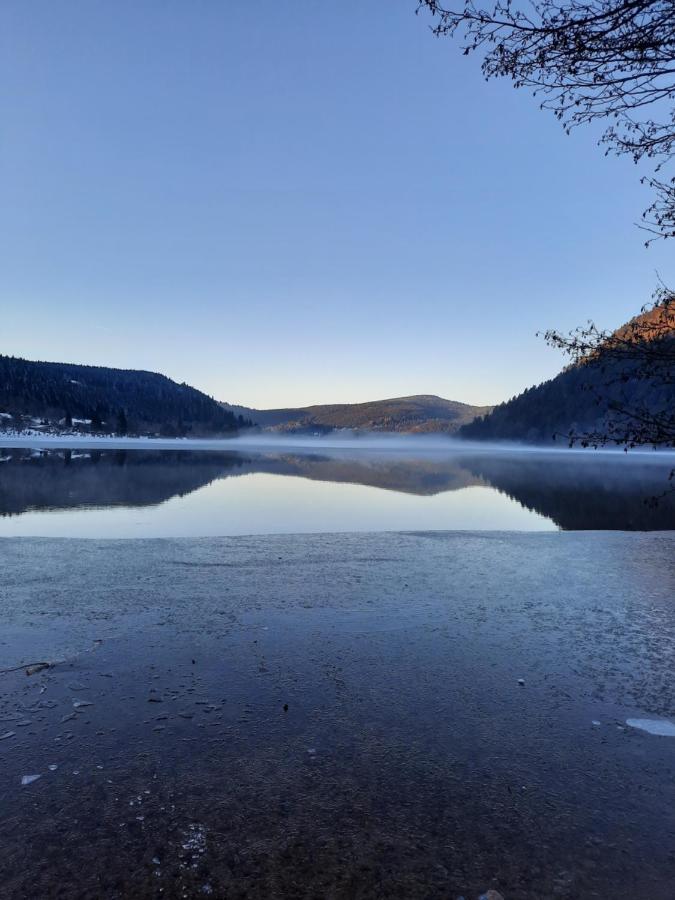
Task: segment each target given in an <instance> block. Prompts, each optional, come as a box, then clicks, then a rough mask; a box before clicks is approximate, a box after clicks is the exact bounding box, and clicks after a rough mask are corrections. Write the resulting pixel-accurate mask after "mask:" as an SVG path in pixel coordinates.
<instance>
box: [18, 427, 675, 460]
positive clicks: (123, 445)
mask: <svg viewBox="0 0 675 900" xmlns="http://www.w3.org/2000/svg"><path fill="white" fill-rule="evenodd" d="M0 447H2V448H6V449H26V450H50V449H60V450H69V449H83V450H204V451H208V450H210V451H227V452H239V451H242V452H258V453H265V452H271V453H273V452H284V451H286V452H288V451H293V452H297V453H301V452H303V451H304V452H317V451H319V452H330V453H337V452H341V451H342V452H358V453H384V454H408V455H415V456H427V455H439V454H447V455H452V456H458V455H462V454H464V455H484V454H485V455H490V454H510V455H523V456H525V455H531V454H538V455H546V454H548V455H552V456H571V455H574V457H575V458H578V459H595V458H597V457H599V456H610V457H611V458H613V459H618V458H621V457H623V458H626V459H630V458H631V457H635V456H639V457H640V460H641V461H645V460H649V459H654V460H657V461H661V462H662V461H663V460H664V459H669V458H673V460H675V449H673V450H669V449H668V450H664V449H658V450H655V449H651V448H650V449H645V448H633V449H631V450H629V451H627V452H626V451H624V450H623V449H622V448H621V447H599V448H591V447H587V448H582V447H562V446H557V447H555V446H544V445H527V444H515V443H506V442H505V443H478V442H469V441H462V440H460V439H457V438H452V437H438V436H426V435H425V436H419V435H406V434H397V433H387V434H371V435H362V436H358V437H343V436H339V435H338V436H331V435H325V436H322V437H306V436H300V435H298V436H293V435H284V436H276V435H269V436H268V435H264V436H256V437H246V436H233V437H229V438H228V437H222V438H152V437H114V436H94V437H92V436H90V435H65V434H64V435H60V434H59V435H56V434H44V435H40V434H34V433H32V434H27V435H21V434H16V433H13V434H11V435H9V434H6V433H3V432H2V431H0Z"/></svg>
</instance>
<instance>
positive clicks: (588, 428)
mask: <svg viewBox="0 0 675 900" xmlns="http://www.w3.org/2000/svg"><path fill="white" fill-rule="evenodd" d="M668 316H669V314H666V313H664V312H663V308H661V307H657V308H655V310H651V311H650V312H648V313H644V314H643V315H640V316H636V317H635V319H632V320H631V322H629V323H627V324H626V325H624V326H622V328H620V329H618V330H617V331H616V332H614V334H613V335H612V336H611V337H610V342H612V349H611V352H610V350H609V349H607V350H606V351H603V349H602V347H600V348H599V349H598V351H597V352H595V353H594V354H593V355H592V356H590V357H589V358H587V359H585V360H583V361H581V362H577V363H574V364H572V365H570V366H568V367H567V368H566V369H564V370H563V371H562V372H561V373H560V374H559V375H557V376H556V377H555V378H552V379H551V380H549V381H545V382H543V383H542V384H538V385H536V386H534V387H531V388H528V389H527V390H525V391H523V393H522V394H519V395H518V396H517V397H513V398H511V399H510V400H508V401H506V402H505V403H501V404H499V406H496V407H495V408H494V409H493V410H492V411H491V412H489V413H488V414H487V415H484V416H479V417H477V418H476V419H475V420H474V421H473V422H469V423H467V424H465V425H464V426H463V427H462V428H461V429H460V436H461V437H463V438H468V439H472V440H509V441H526V442H528V443H549V442H551V441H554V440H556V439H565V438H567V437H570V436H571V435H574V436H576V437H577V438H579V439H581V441H582V442H583V440H584V435H606V436H607V439H608V440H609V442H610V443H612V442H615V443H626V444H631V443H633V442H634V441H633V437H632V436H633V435H634V434H635V432H636V431H637V430H638V429H639V428H640V427H641V422H643V421H649V420H650V419H653V420H654V421H657V422H659V423H660V424H661V426H662V427H663V428H665V429H666V433H667V429H668V428H670V429H671V433H672V426H673V423H674V422H675V418H674V417H675V376H674V374H673V369H672V367H671V366H670V362H669V361H670V360H671V359H673V358H675V356H674V352H673V344H674V342H675V331H673V330H672V318H670V317H668ZM655 321H657V322H658V321H660V322H661V325H662V326H663V327H662V328H661V329H660V331H657V330H654V329H653V322H655ZM664 323H665V324H664ZM638 340H639V341H643V342H649V341H651V342H652V344H651V346H652V348H653V351H652V352H653V353H654V351H657V352H655V353H654V356H660V357H661V361H660V362H659V364H658V365H655V364H654V363H651V364H650V365H649V366H648V367H646V366H645V364H644V361H641V358H640V353H639V352H637V351H639V346H640V345H639V343H637V342H638ZM617 341H618V342H620V347H619V349H617ZM607 346H608V347H609V342H608V345H607ZM632 348H635V349H632ZM622 437H623V438H625V439H623V440H622V439H621V438H622ZM589 442H590V443H594V439H593V438H591V440H590V441H589ZM600 442H602V441H600ZM649 442H650V440H649V433H647V438H646V439H645V440H643V441H639V440H638V441H637V443H649ZM658 443H661V444H667V443H668V442H667V441H665V440H663V441H658Z"/></svg>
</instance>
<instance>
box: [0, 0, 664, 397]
mask: <svg viewBox="0 0 675 900" xmlns="http://www.w3.org/2000/svg"><path fill="white" fill-rule="evenodd" d="M415 8H416V0H387V2H382V0H322V2H317V0H284V2H280V0H259V2H256V3H235V2H233V0H190V2H185V0H161V2H160V0H152V2H151V0H115V2H103V0H68V2H66V3H54V2H52V0H46V2H40V0H30V2H26V0H4V2H3V3H2V6H1V7H0V104H1V109H2V119H1V124H0V132H1V133H0V188H1V193H0V198H1V199H0V313H1V318H0V322H1V326H0V328H1V330H0V352H2V353H6V354H13V355H18V356H25V357H28V358H36V359H55V360H59V361H66V362H84V363H91V364H101V365H112V366H122V367H130V368H143V369H151V370H156V371H162V372H164V373H166V374H167V375H170V376H171V377H172V378H175V379H177V380H178V381H187V382H189V383H191V384H193V385H195V386H196V387H199V388H201V389H203V390H206V391H207V392H208V393H210V394H213V395H214V396H216V397H217V398H218V399H222V400H228V401H230V402H236V403H243V404H247V405H253V406H259V407H273V406H279V405H299V404H308V403H316V402H342V401H344V402H351V401H359V400H367V399H375V398H381V397H392V396H399V395H404V394H414V393H437V394H441V395H443V396H445V397H448V398H451V399H457V400H464V401H467V402H473V403H494V402H498V401H500V400H502V399H506V398H508V397H509V396H511V395H513V394H515V393H517V392H519V391H520V390H522V389H523V388H525V387H527V386H528V385H530V384H532V383H535V382H538V381H540V380H542V379H543V378H546V377H550V376H551V375H552V374H554V373H555V372H556V371H558V369H559V367H560V363H561V360H560V357H559V356H558V354H557V353H556V352H554V351H552V350H550V349H548V348H547V347H546V346H545V345H544V344H543V341H542V340H541V339H540V338H537V337H536V336H535V332H536V331H537V330H538V329H545V328H547V327H549V326H555V327H560V328H568V327H572V326H574V325H577V324H581V323H583V322H585V321H586V320H587V319H588V318H594V319H596V320H597V321H598V322H599V324H602V325H604V326H607V327H613V326H616V325H619V324H620V323H622V322H623V321H624V320H626V319H627V318H629V317H630V316H631V315H632V314H633V313H635V312H636V311H637V310H638V309H639V307H640V306H641V305H642V304H643V303H644V302H646V301H647V300H648V299H649V296H650V294H651V291H652V289H653V287H654V285H655V283H656V277H655V272H656V270H658V271H659V272H660V274H661V275H662V277H664V278H665V279H666V280H670V282H671V283H673V282H675V257H674V252H673V251H674V248H673V246H672V245H671V244H668V243H661V244H658V245H656V246H653V247H652V248H651V249H649V250H646V249H645V248H644V246H643V242H644V234H643V233H641V232H640V231H639V230H638V229H637V228H636V227H635V225H634V223H635V222H636V221H637V219H638V218H639V215H640V213H641V211H642V209H643V208H644V207H645V206H646V205H647V204H648V202H649V196H648V193H647V191H646V189H645V188H643V187H642V186H641V185H640V184H639V172H638V170H636V168H635V167H634V166H633V165H632V164H631V163H630V162H628V161H626V160H616V159H606V158H604V157H603V154H602V151H601V150H600V149H599V148H597V147H596V146H595V136H594V135H593V134H592V133H590V132H588V131H581V132H578V133H577V134H575V135H573V136H572V137H566V136H565V135H564V133H563V131H562V129H561V127H560V125H559V124H558V123H557V122H556V121H555V120H554V119H553V118H552V117H551V116H550V114H547V113H542V112H540V111H539V110H538V108H537V102H536V101H535V100H533V98H532V97H531V96H530V95H528V94H527V93H525V92H520V91H514V90H513V88H511V87H510V86H509V85H508V84H507V83H506V82H503V83H490V84H486V83H485V82H484V80H483V78H482V76H481V74H480V70H479V66H478V60H472V59H467V58H465V57H463V56H462V55H461V54H460V52H459V49H458V45H457V44H456V43H455V42H453V41H451V40H449V39H441V40H439V39H436V38H434V37H433V35H432V34H431V33H430V30H429V27H428V26H429V20H428V18H427V17H426V16H424V15H422V14H420V15H419V16H416V15H415Z"/></svg>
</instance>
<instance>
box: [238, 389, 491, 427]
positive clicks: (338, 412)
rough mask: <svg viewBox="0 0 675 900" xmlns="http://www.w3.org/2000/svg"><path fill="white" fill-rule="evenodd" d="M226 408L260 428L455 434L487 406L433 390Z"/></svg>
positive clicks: (487, 408) (484, 410)
mask: <svg viewBox="0 0 675 900" xmlns="http://www.w3.org/2000/svg"><path fill="white" fill-rule="evenodd" d="M222 406H223V407H224V409H226V410H228V411H230V412H232V413H233V414H235V415H242V416H243V417H244V418H246V419H251V420H252V421H253V422H254V423H255V424H256V425H259V426H260V427H261V428H265V429H269V430H274V431H281V432H296V433H297V432H304V433H307V432H310V433H311V432H316V431H318V432H328V431H334V430H336V429H340V428H349V429H354V430H366V431H384V432H391V431H394V432H413V433H422V432H443V433H446V434H452V433H453V432H455V431H457V429H458V428H459V427H460V426H461V425H463V424H464V423H466V422H470V421H472V420H473V419H474V418H475V417H476V416H477V415H480V414H482V413H485V412H488V411H489V410H490V407H487V406H470V405H468V404H466V403H458V402H456V401H454V400H444V399H443V398H442V397H436V396H434V395H430V394H420V395H416V396H413V397H397V398H395V399H392V400H374V401H371V402H369V403H335V404H330V405H324V406H305V407H300V408H296V409H250V408H248V407H243V406H231V405H229V404H227V403H223V404H222Z"/></svg>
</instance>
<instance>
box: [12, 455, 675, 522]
mask: <svg viewBox="0 0 675 900" xmlns="http://www.w3.org/2000/svg"><path fill="white" fill-rule="evenodd" d="M0 458H2V459H4V461H3V462H1V463H0V515H12V514H17V513H22V512H26V511H27V510H39V509H43V510H48V509H71V508H77V507H106V506H149V505H155V504H159V503H162V502H163V501H165V500H168V499H170V498H171V497H175V496H184V495H186V494H189V493H191V492H192V491H195V490H197V489H199V488H201V487H203V486H205V485H207V484H209V483H211V482H212V481H215V480H216V479H220V478H227V477H229V476H232V475H245V474H253V473H258V472H262V473H267V474H274V475H287V476H295V477H300V478H307V479H311V480H315V481H326V482H336V483H344V484H358V485H364V486H368V487H375V488H379V489H383V490H390V491H397V492H399V493H406V494H416V495H418V496H433V495H436V494H441V493H444V492H447V491H455V490H460V489H462V488H466V487H470V486H473V485H485V486H491V487H494V488H496V489H497V490H498V491H500V492H502V493H504V494H507V495H508V496H509V497H511V498H513V499H514V500H516V501H517V502H519V503H520V504H521V505H522V506H524V507H526V508H527V509H530V510H532V511H534V512H537V513H540V514H541V515H544V516H547V517H548V518H550V519H551V520H552V521H553V522H555V523H556V524H557V525H559V526H560V527H561V528H564V529H625V530H635V529H644V530H654V529H672V528H675V497H672V496H670V495H668V496H666V497H665V498H663V500H662V501H661V502H659V504H658V505H657V506H656V507H655V508H650V506H649V505H648V503H647V502H645V501H647V500H648V499H649V498H650V497H652V496H654V495H655V494H657V493H658V492H659V491H660V490H661V489H662V487H663V479H664V472H665V473H667V472H668V471H669V470H670V467H671V465H672V462H669V461H668V462H661V461H659V460H658V459H657V458H656V457H655V458H653V459H650V460H649V461H645V462H643V461H641V460H640V459H638V458H637V457H635V456H632V457H628V458H626V457H625V456H623V455H619V454H616V456H612V455H610V454H602V455H595V456H594V455H591V453H590V452H589V453H584V452H582V451H579V452H577V453H573V454H562V453H554V452H549V453H546V452H542V453H535V452H527V453H519V452H504V453H489V452H485V451H482V452H480V453H477V454H462V455H461V456H460V455H453V456H452V457H450V458H447V457H446V458H442V457H440V456H439V457H427V458H422V459H419V458H418V459H407V458H402V457H397V456H394V455H387V456H384V455H370V454H355V453H352V454H348V453H336V454H334V455H327V454H323V455H318V454H313V455H310V454H291V453H288V454H274V453H266V454H260V455H248V456H243V455H240V454H237V453H229V452H228V453H212V452H194V451H193V452H190V451H153V452H150V451H138V450H132V451H126V450H110V451H96V452H95V453H91V452H86V453H83V452H77V451H74V450H73V451H58V452H51V453H48V454H35V453H34V452H32V451H26V450H20V451H17V450H13V451H1V450H0ZM374 502H376V501H374Z"/></svg>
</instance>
